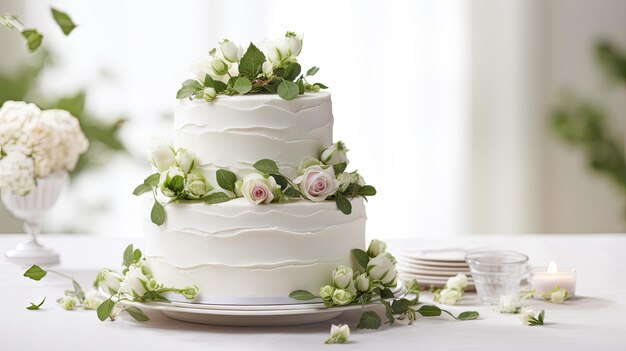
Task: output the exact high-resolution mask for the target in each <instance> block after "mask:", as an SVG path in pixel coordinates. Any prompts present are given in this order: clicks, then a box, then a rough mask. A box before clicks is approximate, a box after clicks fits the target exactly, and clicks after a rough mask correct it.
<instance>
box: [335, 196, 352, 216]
mask: <svg viewBox="0 0 626 351" xmlns="http://www.w3.org/2000/svg"><path fill="white" fill-rule="evenodd" d="M335 203H336V204H337V208H338V209H339V210H340V211H341V212H343V214H346V215H349V214H350V213H352V204H351V203H350V200H348V199H347V198H346V197H345V196H344V195H342V194H341V193H337V194H336V195H335Z"/></svg>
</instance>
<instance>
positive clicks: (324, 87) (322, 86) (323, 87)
mask: <svg viewBox="0 0 626 351" xmlns="http://www.w3.org/2000/svg"><path fill="white" fill-rule="evenodd" d="M313 85H317V86H318V87H320V89H328V87H327V86H326V85H324V84H322V83H315V84H313Z"/></svg>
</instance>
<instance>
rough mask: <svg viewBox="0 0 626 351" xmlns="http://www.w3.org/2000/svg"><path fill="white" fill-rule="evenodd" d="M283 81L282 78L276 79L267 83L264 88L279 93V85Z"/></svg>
mask: <svg viewBox="0 0 626 351" xmlns="http://www.w3.org/2000/svg"><path fill="white" fill-rule="evenodd" d="M281 82H282V79H274V80H272V81H271V82H269V83H267V84H265V85H264V86H263V88H264V89H265V90H267V91H269V92H270V93H272V94H277V93H278V86H279V85H280V83H281Z"/></svg>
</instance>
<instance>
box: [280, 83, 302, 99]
mask: <svg viewBox="0 0 626 351" xmlns="http://www.w3.org/2000/svg"><path fill="white" fill-rule="evenodd" d="M277 92H278V96H280V97H281V98H283V99H285V100H293V99H295V98H296V96H298V93H299V90H298V86H297V85H296V83H294V82H290V81H288V80H283V82H282V83H280V85H279V86H278V91H277Z"/></svg>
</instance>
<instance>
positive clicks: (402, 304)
mask: <svg viewBox="0 0 626 351" xmlns="http://www.w3.org/2000/svg"><path fill="white" fill-rule="evenodd" d="M409 307H411V302H410V301H409V300H407V299H405V298H402V299H397V300H393V303H391V310H392V311H393V313H394V314H403V313H406V312H407V311H408V310H409Z"/></svg>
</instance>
